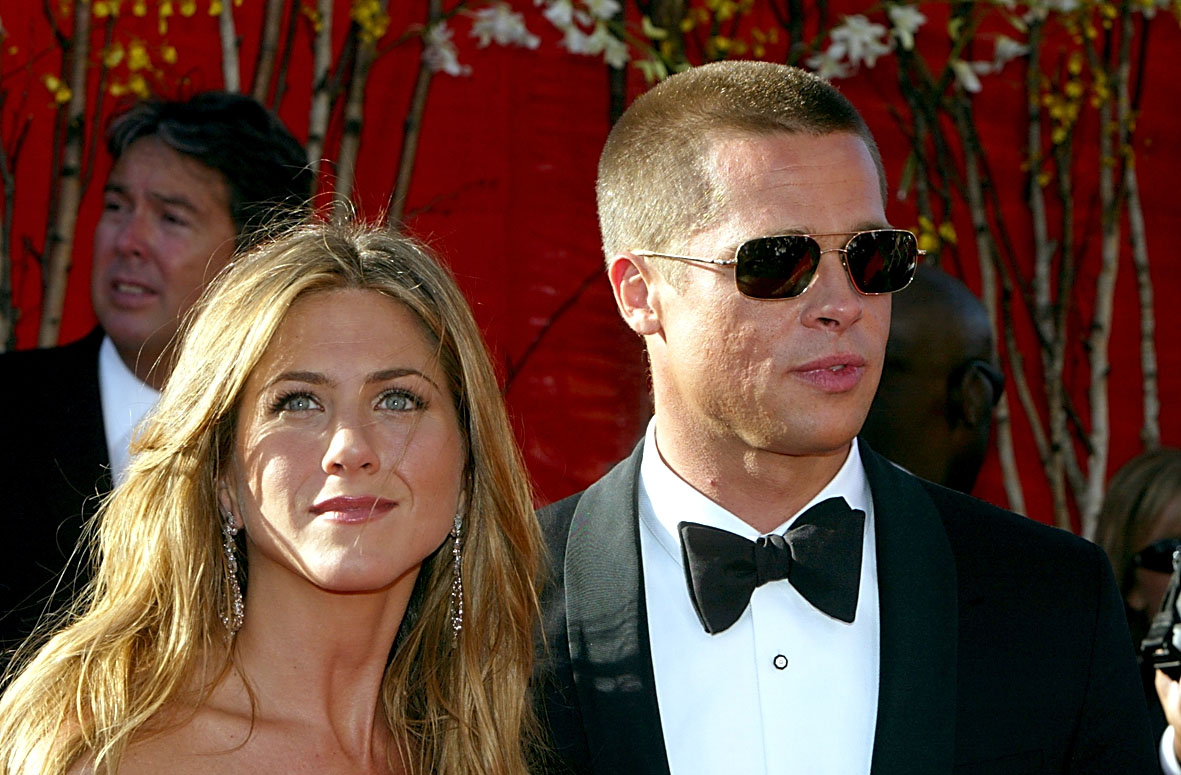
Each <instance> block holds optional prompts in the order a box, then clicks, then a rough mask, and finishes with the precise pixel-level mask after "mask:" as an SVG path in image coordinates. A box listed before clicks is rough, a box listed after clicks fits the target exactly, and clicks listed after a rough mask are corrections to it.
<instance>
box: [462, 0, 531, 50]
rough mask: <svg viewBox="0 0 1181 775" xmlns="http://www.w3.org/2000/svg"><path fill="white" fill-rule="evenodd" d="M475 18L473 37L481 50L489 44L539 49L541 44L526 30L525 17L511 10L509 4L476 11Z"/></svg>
mask: <svg viewBox="0 0 1181 775" xmlns="http://www.w3.org/2000/svg"><path fill="white" fill-rule="evenodd" d="M474 16H475V21H473V22H472V32H471V35H472V37H473V38H477V39H478V40H479V45H480V47H481V48H483V47H484V46H487V45H488V44H489V43H496V44H497V45H500V46H524V47H525V48H537V45H538V43H540V42H541V41H540V39H539V38H538V37H537V36H536V35H534V34H533V33H531V32H529V30H528V29H526V28H525V17H524V16H522V15H521V14H519V13H517V12H516V11H514V10H513V9H512V8H510V7H509V6H508V4H507V3H494V4H492V5H489V6H486V7H484V8H481V9H479V10H478V11H476V12H475V14H474Z"/></svg>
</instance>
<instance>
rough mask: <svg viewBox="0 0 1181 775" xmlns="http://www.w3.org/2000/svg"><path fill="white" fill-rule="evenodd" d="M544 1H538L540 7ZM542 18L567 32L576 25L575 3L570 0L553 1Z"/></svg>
mask: <svg viewBox="0 0 1181 775" xmlns="http://www.w3.org/2000/svg"><path fill="white" fill-rule="evenodd" d="M541 2H542V0H537V4H538V5H540V4H541ZM542 16H544V17H545V18H546V19H548V20H549V23H550V24H552V25H554V26H555V27H557V28H558V29H559V30H563V31H565V30H567V29H569V28H570V27H571V26H572V25H573V24H574V3H572V2H571V1H570V0H553V2H551V3H549V5H548V6H547V7H546V9H545V11H543V12H542Z"/></svg>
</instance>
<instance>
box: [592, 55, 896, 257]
mask: <svg viewBox="0 0 1181 775" xmlns="http://www.w3.org/2000/svg"><path fill="white" fill-rule="evenodd" d="M837 132H849V133H852V134H856V135H857V136H858V137H860V138H861V139H862V140H863V141H864V142H865V145H866V147H867V148H868V149H869V153H870V155H871V156H872V158H873V161H874V164H875V165H876V166H877V168H878V175H879V177H880V179H881V189H882V199H883V201H885V197H886V182H885V173H884V171H883V169H882V162H881V157H880V154H879V152H878V148H877V144H876V143H875V142H874V139H873V136H872V135H871V134H870V132H869V129H868V128H867V127H866V125H865V122H864V121H863V120H862V118H861V116H860V115H859V114H858V113H857V111H856V109H855V108H854V107H853V106H852V104H850V102H849V101H848V100H847V99H845V97H843V96H842V95H841V93H840V92H838V91H837V90H836V88H835V87H833V86H832V85H831V84H830V83H828V82H827V81H825V80H823V79H821V78H819V77H817V76H816V75H813V74H812V73H809V72H806V71H804V70H800V69H799V68H795V67H791V66H788V65H780V64H774V63H771V62H755V61H743V60H731V61H726V62H715V63H712V64H708V65H703V66H701V67H694V68H691V69H689V70H686V71H684V72H682V73H678V74H676V75H673V76H672V77H670V78H668V79H667V80H665V81H663V82H661V83H660V84H658V85H657V86H655V87H654V88H652V89H651V90H650V91H648V92H647V93H645V94H643V95H641V96H640V97H639V98H637V99H636V101H635V102H634V103H632V105H631V106H630V107H629V108H628V109H627V110H626V111H625V112H624V114H623V115H622V116H621V117H620V118H619V121H617V122H616V124H615V126H614V127H613V128H612V130H611V133H610V135H609V136H608V138H607V142H606V145H605V146H604V147H603V153H602V155H601V156H600V157H599V176H598V183H597V186H596V191H597V195H598V208H599V228H600V231H601V232H602V238H603V252H604V254H605V256H606V259H607V261H610V260H611V259H612V258H614V257H615V256H617V255H619V254H620V253H623V252H625V251H631V250H651V251H657V252H664V253H677V252H680V251H682V250H683V248H684V245H685V244H686V243H687V242H688V241H689V240H690V238H691V237H692V236H693V235H694V234H695V233H696V232H698V231H701V230H704V229H707V228H709V227H710V226H712V225H714V224H715V223H716V222H717V221H718V220H719V219H720V217H721V215H722V213H724V212H725V208H726V205H727V199H728V192H727V191H725V189H724V187H723V186H721V185H720V184H719V182H718V177H717V170H715V169H714V165H713V149H714V148H715V147H716V145H717V144H718V143H722V142H725V141H726V139H727V138H733V137H750V136H756V137H757V136H764V135H768V134H776V133H782V134H789V135H790V134H806V135H814V136H818V135H826V134H833V133H837ZM658 266H659V267H660V269H661V271H662V272H664V274H665V275H666V276H668V277H669V278H670V279H674V278H676V277H678V276H679V274H680V273H681V272H682V271H683V269H684V268H683V265H682V264H680V263H679V262H675V261H662V262H660V263H659V264H658Z"/></svg>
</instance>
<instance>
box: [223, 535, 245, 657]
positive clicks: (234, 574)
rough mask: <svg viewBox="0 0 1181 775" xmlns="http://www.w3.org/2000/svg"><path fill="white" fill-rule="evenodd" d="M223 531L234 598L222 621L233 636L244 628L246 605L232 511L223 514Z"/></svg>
mask: <svg viewBox="0 0 1181 775" xmlns="http://www.w3.org/2000/svg"><path fill="white" fill-rule="evenodd" d="M221 533H222V537H223V538H224V539H225V540H224V543H223V544H222V547H223V548H224V549H225V553H226V566H227V567H228V568H229V572H230V591H231V596H232V598H233V599H232V600H231V601H230V615H229V616H226V615H225V613H222V615H221V623H222V624H224V625H225V626H226V629H227V630H229V631H230V635H231V636H232V635H234V634H235V633H236V632H238V630H240V629H242V616H243V614H244V612H245V606H244V605H243V603H242V588H241V587H240V586H238V552H237V546H236V545H235V544H234V536H236V535H238V526H237V525H235V524H234V513H233V512H232V511H226V512H225V514H223V515H222V524H221Z"/></svg>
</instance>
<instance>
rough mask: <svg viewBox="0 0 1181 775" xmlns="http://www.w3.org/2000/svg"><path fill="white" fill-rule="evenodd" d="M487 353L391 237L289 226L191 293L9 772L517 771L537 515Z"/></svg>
mask: <svg viewBox="0 0 1181 775" xmlns="http://www.w3.org/2000/svg"><path fill="white" fill-rule="evenodd" d="M512 439H513V435H512V432H511V430H510V427H509V423H508V421H507V418H506V415H505V410H504V404H503V401H502V399H501V396H500V392H499V389H498V386H497V382H496V379H495V377H494V374H493V371H492V368H491V365H490V363H489V359H488V356H487V352H486V350H485V347H484V344H483V342H482V340H481V338H480V335H479V332H478V329H477V327H476V324H475V322H474V320H473V319H472V316H471V313H470V311H469V309H468V307H467V305H466V303H465V302H464V300H463V297H462V296H461V295H460V293H459V291H458V289H457V288H456V286H455V283H454V281H453V280H452V278H451V277H450V276H449V275H448V274H447V273H446V272H445V271H444V270H442V269H441V268H440V267H439V266H438V265H437V264H436V263H435V262H434V261H433V260H432V258H431V257H430V256H429V255H427V254H426V253H425V252H424V250H423V249H422V248H421V247H420V246H418V245H416V244H414V243H412V242H410V241H409V240H407V239H405V238H403V237H400V236H397V235H394V234H391V233H388V232H385V231H381V230H375V229H368V228H365V227H359V226H338V225H312V226H307V227H304V228H302V229H300V230H298V231H295V232H293V233H291V234H289V235H287V236H284V237H281V238H280V239H278V240H277V241H275V242H272V243H270V244H267V245H265V246H263V247H261V248H259V249H257V250H255V251H254V252H252V253H249V254H247V255H245V256H244V257H242V258H240V259H238V260H237V261H235V262H234V263H233V264H232V265H231V267H230V268H229V269H228V271H227V272H226V274H225V275H224V276H223V278H222V279H221V280H220V281H219V282H218V283H216V284H215V286H214V287H213V288H212V289H211V290H210V292H209V293H208V295H207V296H206V298H205V299H204V300H203V301H202V303H201V304H200V305H199V308H198V312H197V314H196V316H195V318H194V321H193V323H192V325H191V326H190V328H189V330H188V332H187V334H186V336H185V339H184V342H183V345H182V348H181V355H180V357H179V360H178V363H177V366H176V370H175V372H174V374H173V376H172V377H171V379H170V381H169V382H168V384H167V386H166V388H165V390H164V394H163V396H162V398H161V401H160V403H159V406H158V408H157V409H156V411H155V413H154V414H153V415H152V416H151V417H150V418H149V419H148V420H147V421H146V422H145V424H144V426H143V427H142V428H141V430H140V433H139V437H138V440H137V443H136V447H135V458H134V461H133V464H132V466H131V469H130V471H129V473H128V477H127V480H126V482H125V483H124V484H123V485H122V486H121V487H119V488H118V489H117V490H116V492H115V493H114V494H113V496H112V497H111V499H110V501H109V502H108V503H107V504H106V505H105V507H104V509H103V511H102V513H101V515H100V518H99V526H98V529H97V555H98V558H97V559H98V568H97V571H96V575H95V579H94V581H93V583H92V585H91V587H90V588H89V589H88V591H87V595H86V596H85V598H84V599H83V600H82V601H80V602H79V604H78V610H77V613H76V615H75V616H74V617H73V618H72V620H71V621H70V623H69V624H68V625H67V626H65V627H64V628H63V629H61V630H60V631H58V632H57V633H56V634H54V635H53V636H52V638H50V639H49V640H48V642H46V643H45V645H44V646H43V647H42V648H41V649H40V650H39V651H38V652H37V653H36V654H35V655H34V656H32V657H31V659H28V660H26V661H25V662H24V664H23V666H22V667H21V668H20V669H19V672H18V673H17V674H16V676H15V678H14V679H12V680H11V681H10V683H9V684H8V685H7V688H6V690H5V692H4V695H3V698H2V699H0V757H2V761H3V767H4V771H5V772H8V773H65V772H81V773H91V772H93V773H116V772H117V773H123V774H126V773H141V772H143V773H147V772H151V773H157V772H165V771H166V772H170V773H189V772H193V773H196V772H202V773H208V772H217V773H236V772H243V773H252V774H253V775H257V773H262V772H278V771H283V772H286V773H301V772H314V773H346V772H347V773H402V772H408V773H422V774H425V773H495V774H496V775H501V774H508V773H522V772H524V771H525V769H526V758H527V751H528V741H529V739H530V733H531V730H532V717H531V713H530V707H529V703H528V699H527V696H528V694H527V684H528V679H529V674H530V669H531V660H532V656H531V655H532V648H533V642H532V638H533V634H534V629H535V618H536V611H537V602H536V586H535V585H536V577H537V573H538V569H539V564H540V552H541V549H540V542H539V536H538V529H537V526H536V522H535V519H534V517H533V513H532V507H531V497H530V491H529V488H528V486H527V483H526V478H525V475H524V473H523V469H522V465H521V461H520V458H519V454H518V452H517V450H516V448H515V446H514V443H513V440H512Z"/></svg>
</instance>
